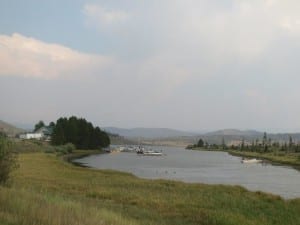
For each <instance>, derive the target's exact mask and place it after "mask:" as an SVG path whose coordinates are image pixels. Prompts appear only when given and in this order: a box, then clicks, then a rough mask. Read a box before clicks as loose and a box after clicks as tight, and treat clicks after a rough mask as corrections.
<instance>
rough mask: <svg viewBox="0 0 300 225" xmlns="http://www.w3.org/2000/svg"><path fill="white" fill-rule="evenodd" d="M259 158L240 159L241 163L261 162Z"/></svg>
mask: <svg viewBox="0 0 300 225" xmlns="http://www.w3.org/2000/svg"><path fill="white" fill-rule="evenodd" d="M262 162H263V161H262V160H261V159H242V160H241V163H262Z"/></svg>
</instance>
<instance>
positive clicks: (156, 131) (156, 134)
mask: <svg viewBox="0 0 300 225" xmlns="http://www.w3.org/2000/svg"><path fill="white" fill-rule="evenodd" d="M103 129H104V130H105V131H107V132H109V133H111V134H118V135H120V136H123V137H127V138H146V139H153V138H170V137H183V136H196V135H197V134H196V133H192V132H186V131H180V130H174V129H169V128H132V129H124V128H117V127H105V128H103Z"/></svg>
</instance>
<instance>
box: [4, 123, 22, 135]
mask: <svg viewBox="0 0 300 225" xmlns="http://www.w3.org/2000/svg"><path fill="white" fill-rule="evenodd" d="M0 132H3V133H5V134H6V135H8V136H10V137H14V136H16V135H17V134H20V133H23V132H25V130H23V129H21V128H17V127H15V126H13V125H11V124H9V123H6V122H4V121H2V120H0Z"/></svg>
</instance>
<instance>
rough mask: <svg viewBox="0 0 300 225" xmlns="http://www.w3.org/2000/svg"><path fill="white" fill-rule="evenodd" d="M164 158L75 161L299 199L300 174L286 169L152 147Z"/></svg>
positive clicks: (104, 156)
mask: <svg viewBox="0 0 300 225" xmlns="http://www.w3.org/2000/svg"><path fill="white" fill-rule="evenodd" d="M152 149H154V150H162V151H163V153H164V156H143V155H138V154H136V153H126V152H120V153H111V154H100V155H91V156H87V157H84V158H81V159H76V160H74V162H76V163H80V164H83V165H85V166H88V167H92V168H96V169H112V170H118V171H124V172H129V173H132V174H135V175H136V176H138V177H141V178H148V179H161V178H163V179H170V180H179V181H184V182H192V183H205V184H229V185H241V186H243V187H245V188H247V189H248V190H252V191H264V192H269V193H273V194H276V195H280V196H282V197H283V198H286V199H290V198H300V188H299V187H300V172H299V171H297V170H295V169H293V168H290V167H287V166H274V165H271V164H243V163H241V158H240V157H235V156H231V155H229V154H228V153H226V152H213V151H191V150H185V149H183V148H176V147H152Z"/></svg>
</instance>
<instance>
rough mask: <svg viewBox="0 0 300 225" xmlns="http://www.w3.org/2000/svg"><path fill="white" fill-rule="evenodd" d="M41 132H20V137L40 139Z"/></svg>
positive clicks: (41, 136)
mask: <svg viewBox="0 0 300 225" xmlns="http://www.w3.org/2000/svg"><path fill="white" fill-rule="evenodd" d="M43 136H44V135H43V134H42V133H26V134H20V136H19V137H20V138H21V139H27V140H28V139H37V140H41V139H42V138H43Z"/></svg>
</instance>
